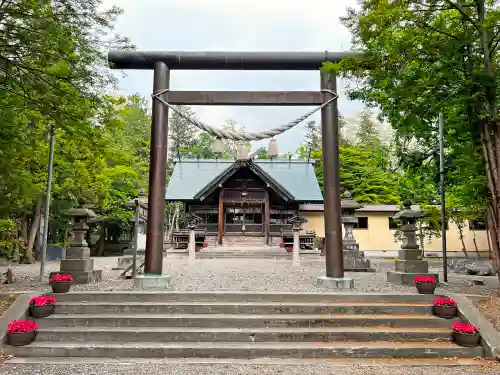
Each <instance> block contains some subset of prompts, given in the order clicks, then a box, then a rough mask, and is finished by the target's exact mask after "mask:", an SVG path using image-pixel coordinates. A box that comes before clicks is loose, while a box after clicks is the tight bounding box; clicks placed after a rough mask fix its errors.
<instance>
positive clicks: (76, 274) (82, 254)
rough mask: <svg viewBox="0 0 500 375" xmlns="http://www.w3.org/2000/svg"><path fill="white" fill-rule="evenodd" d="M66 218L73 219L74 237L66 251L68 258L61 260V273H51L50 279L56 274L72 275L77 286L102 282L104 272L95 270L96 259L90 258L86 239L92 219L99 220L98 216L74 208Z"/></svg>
mask: <svg viewBox="0 0 500 375" xmlns="http://www.w3.org/2000/svg"><path fill="white" fill-rule="evenodd" d="M65 216H69V217H71V218H73V223H74V224H73V227H72V232H73V236H72V237H71V239H70V241H69V248H68V249H67V250H66V258H65V259H62V260H61V268H60V271H59V272H51V273H50V277H52V276H53V275H54V274H56V273H63V274H71V276H72V277H73V283H75V284H88V283H90V282H93V281H100V280H101V278H102V270H95V269H94V259H93V258H91V257H90V248H89V244H88V243H87V241H86V239H85V238H86V234H87V232H88V230H89V226H88V222H89V220H90V219H95V218H97V215H96V214H95V212H94V211H92V210H89V209H87V208H73V209H70V210H68V211H67V212H66V213H65Z"/></svg>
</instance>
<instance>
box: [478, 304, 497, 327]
mask: <svg viewBox="0 0 500 375" xmlns="http://www.w3.org/2000/svg"><path fill="white" fill-rule="evenodd" d="M477 308H478V309H479V310H480V311H481V312H482V313H483V315H484V316H485V317H486V318H487V319H488V320H489V321H490V322H491V324H493V325H494V326H495V328H496V329H497V330H498V331H500V296H490V298H488V299H487V300H484V301H480V302H479V303H478V304H477Z"/></svg>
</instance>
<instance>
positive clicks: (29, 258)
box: [24, 197, 42, 264]
mask: <svg viewBox="0 0 500 375" xmlns="http://www.w3.org/2000/svg"><path fill="white" fill-rule="evenodd" d="M41 216H42V197H40V198H38V201H37V202H36V207H35V213H34V215H33V219H32V220H31V228H30V232H29V236H28V243H27V245H26V249H25V250H24V261H25V262H26V263H30V264H31V263H33V245H34V244H35V238H36V234H37V233H38V232H39V231H40V230H39V229H40V218H41Z"/></svg>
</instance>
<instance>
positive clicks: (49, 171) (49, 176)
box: [40, 125, 56, 282]
mask: <svg viewBox="0 0 500 375" xmlns="http://www.w3.org/2000/svg"><path fill="white" fill-rule="evenodd" d="M48 136H49V165H48V167H47V188H46V191H45V205H44V206H45V207H44V215H43V240H42V248H41V249H40V282H44V281H45V256H46V254H47V241H48V237H49V217H50V198H51V192H52V169H53V166H54V146H55V141H56V135H55V129H54V127H53V126H52V125H51V126H50V129H49V133H48Z"/></svg>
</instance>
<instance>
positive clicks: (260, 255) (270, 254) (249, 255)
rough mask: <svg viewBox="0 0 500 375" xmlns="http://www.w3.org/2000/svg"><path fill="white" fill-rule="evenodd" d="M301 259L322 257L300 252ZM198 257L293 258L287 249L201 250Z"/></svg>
mask: <svg viewBox="0 0 500 375" xmlns="http://www.w3.org/2000/svg"><path fill="white" fill-rule="evenodd" d="M300 257H301V259H321V258H320V257H321V255H320V253H319V252H318V253H305V252H301V253H300ZM196 258H197V259H220V258H242V259H290V260H291V259H292V253H287V252H286V251H276V252H263V251H261V252H252V251H247V252H243V251H241V252H223V251H219V252H215V251H212V252H204V251H202V252H199V253H197V254H196Z"/></svg>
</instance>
